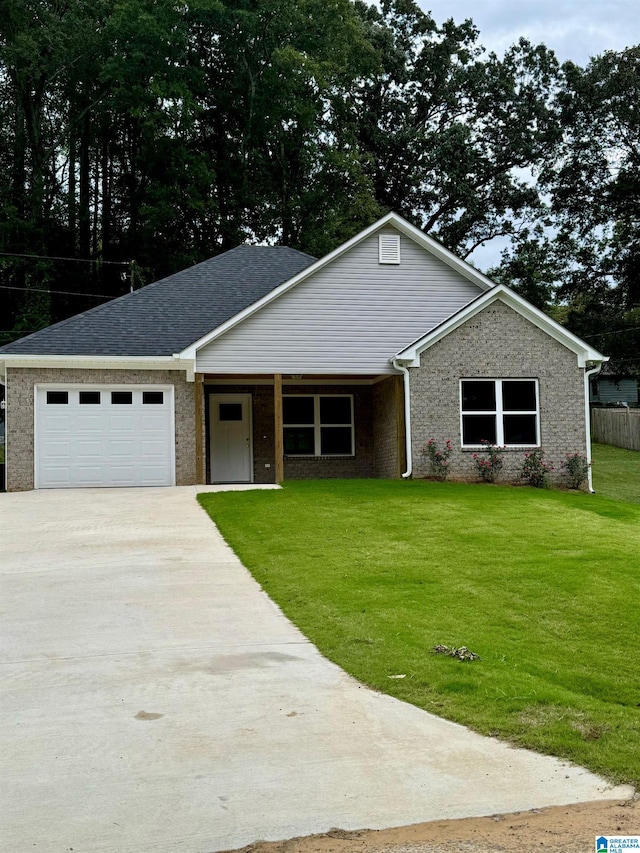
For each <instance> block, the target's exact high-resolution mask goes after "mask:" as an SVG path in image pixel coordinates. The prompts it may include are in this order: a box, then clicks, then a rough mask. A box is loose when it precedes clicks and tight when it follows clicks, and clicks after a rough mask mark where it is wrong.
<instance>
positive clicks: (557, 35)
mask: <svg viewBox="0 0 640 853" xmlns="http://www.w3.org/2000/svg"><path fill="white" fill-rule="evenodd" d="M417 2H418V5H419V6H420V7H421V8H422V9H424V10H425V11H427V12H431V15H432V17H433V18H434V20H435V21H436V23H438V24H441V23H442V22H443V21H445V20H446V19H447V18H453V19H454V21H456V22H457V23H460V22H461V21H463V20H465V19H466V18H471V19H472V20H473V22H474V23H475V25H476V27H477V28H478V30H479V31H480V35H479V36H478V43H479V44H482V45H484V47H485V48H486V49H487V50H492V51H495V53H497V54H498V55H499V56H500V55H502V54H503V53H504V51H505V50H506V48H508V47H509V46H510V45H512V44H514V43H515V42H517V41H518V39H519V38H520V37H521V36H524V37H525V38H527V39H528V40H529V41H530V42H532V43H533V44H539V43H540V42H542V43H544V44H545V45H546V46H547V47H550V48H552V50H553V51H554V52H555V54H556V56H557V58H558V60H559V61H560V62H566V61H567V60H571V61H572V62H575V63H576V64H577V65H581V66H584V65H587V64H588V62H589V59H590V57H592V56H597V55H598V54H601V53H603V52H604V51H605V50H624V48H625V47H631V46H632V45H636V44H640V0H476V2H474V0H417ZM508 243H509V241H508V240H507V239H499V238H498V239H495V240H491V241H489V242H488V243H486V244H485V245H483V246H480V247H479V248H478V249H476V251H475V252H474V253H473V254H472V255H471V256H470V258H468V260H470V261H472V263H474V264H475V265H476V266H477V267H479V268H480V269H482V270H487V269H489V268H490V267H492V266H497V265H498V264H499V262H500V254H501V252H502V250H503V249H504V248H505V247H506V246H507V245H508Z"/></svg>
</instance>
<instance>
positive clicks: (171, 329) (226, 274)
mask: <svg viewBox="0 0 640 853" xmlns="http://www.w3.org/2000/svg"><path fill="white" fill-rule="evenodd" d="M315 260H316V259H315V258H312V257H311V255H305V254H304V253H303V252H298V251H296V250H295V249H289V248H287V247H285V246H238V247H237V248H235V249H231V250H230V251H229V252H225V253H224V254H222V255H218V256H217V257H215V258H211V259H210V260H208V261H203V262H202V263H200V264H196V265H195V266H193V267H189V269H186V270H182V272H177V273H174V275H170V276H168V277H167V278H163V279H161V280H160V281H157V282H155V283H154V284H149V285H147V286H146V287H143V288H141V289H140V290H136V291H134V292H133V293H128V294H127V295H126V296H121V297H120V298H119V299H114V300H113V301H112V302H108V303H106V304H105V305H100V306H98V307H97V308H92V309H91V310H90V311H85V312H84V313H83V314H77V315H76V316H75V317H70V318H69V319H68V320H63V321H62V322H61V323H56V324H55V325H54V326H49V327H48V328H47V329H42V330H41V331H39V332H35V333H34V334H32V335H28V336H27V337H25V338H20V339H19V340H17V341H14V342H13V343H11V344H6V345H5V346H3V347H0V357H1V356H2V355H3V354H8V353H11V354H16V355H18V354H20V355H23V354H24V355H27V354H29V355H116V356H117V355H122V356H136V355H142V356H144V355H147V356H163V355H173V354H174V353H177V352H180V351H181V350H183V349H185V348H186V347H188V346H189V345H190V344H192V343H194V342H195V341H197V340H199V339H200V338H202V337H203V336H204V335H206V334H208V333H209V332H211V331H213V330H214V329H216V328H217V327H218V326H220V325H221V324H222V323H224V322H225V321H226V320H228V319H229V318H230V317H233V316H235V315H236V314H238V313H239V312H240V311H242V310H243V309H244V308H247V307H248V306H249V305H252V304H253V303H254V302H257V301H258V299H260V298H261V297H263V296H264V295H265V294H267V293H269V292H270V291H271V290H273V289H274V288H275V287H277V286H278V285H279V284H282V283H283V282H285V281H288V279H290V278H293V276H294V275H296V274H297V273H299V272H301V271H302V270H303V269H306V268H307V267H308V266H310V265H311V264H312V263H313V262H314V261H315Z"/></svg>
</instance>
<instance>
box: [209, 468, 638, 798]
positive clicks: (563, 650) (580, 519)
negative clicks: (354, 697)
mask: <svg viewBox="0 0 640 853" xmlns="http://www.w3.org/2000/svg"><path fill="white" fill-rule="evenodd" d="M636 455H637V456H639V457H640V454H636ZM596 470H597V469H596ZM199 500H200V502H201V503H202V505H203V506H204V507H205V509H206V510H207V511H208V512H209V513H210V514H211V516H212V518H213V519H214V520H215V522H216V524H218V526H219V527H220V530H221V532H222V534H223V536H224V537H225V538H226V539H227V541H228V542H229V543H230V544H231V546H232V547H233V548H234V550H235V551H236V553H238V555H239V556H240V558H241V560H242V561H243V563H244V564H245V565H246V566H247V567H248V568H249V569H250V570H251V571H252V573H253V574H254V576H255V578H256V580H257V581H258V582H259V583H260V584H261V585H262V586H263V588H264V589H265V591H266V592H267V593H268V594H269V595H270V596H271V597H272V598H273V599H274V600H275V601H276V602H277V603H278V605H279V606H280V607H281V608H282V609H283V610H284V612H285V613H286V615H287V616H288V617H289V618H291V619H293V621H294V622H295V623H296V624H297V625H298V626H299V627H300V629H301V630H302V631H303V632H304V633H305V634H306V635H307V636H308V637H309V639H310V640H311V641H312V642H313V643H315V644H316V645H317V646H318V647H319V648H320V650H321V651H322V653H323V654H324V655H326V656H327V657H329V658H330V659H331V660H333V661H335V662H336V663H337V664H339V665H340V666H342V667H343V668H344V669H346V670H347V671H348V672H349V673H350V674H352V675H353V676H355V677H356V678H358V679H359V680H360V681H362V682H364V683H365V684H368V685H371V686H372V687H374V688H375V689H377V690H381V691H383V692H385V693H390V694H392V695H394V696H396V697H398V698H399V699H402V700H404V701H407V702H412V703H413V704H415V705H417V706H419V707H421V708H424V709H425V710H427V711H430V712H431V713H436V714H439V715H440V716H443V717H446V718H448V719H451V720H454V721H456V722H459V723H463V724H465V725H469V726H471V727H472V728H474V729H476V730H478V731H480V732H483V733H485V734H489V733H490V734H497V735H499V736H501V737H503V738H505V739H508V740H509V741H511V742H513V743H516V744H518V745H521V746H526V747H529V748H531V749H536V750H538V751H540V752H546V753H551V754H554V755H558V756H560V757H562V758H565V759H570V760H573V761H576V762H578V763H579V764H582V765H585V766H587V767H589V768H591V769H592V770H594V771H597V772H600V773H604V774H605V775H606V776H608V777H609V778H611V779H613V780H616V781H625V782H631V783H633V784H636V785H637V784H638V782H639V781H640V776H639V768H640V738H639V737H638V731H639V730H638V708H637V707H636V706H637V703H638V694H639V691H640V681H639V678H638V667H637V663H636V659H635V656H634V655H633V654H630V653H629V649H633V648H634V647H635V644H636V642H637V626H638V616H637V599H638V594H639V593H640V587H639V585H638V578H639V577H640V557H639V555H640V506H638V505H636V504H630V503H622V502H617V501H612V500H607V499H605V498H601V497H598V496H593V495H587V494H584V493H575V492H561V491H551V490H549V491H540V490H537V489H527V488H514V487H507V486H495V487H493V488H490V489H487V488H486V487H484V486H481V485H460V484H451V483H434V482H428V481H425V480H421V481H410V482H398V481H380V480H375V481H373V480H370V481H348V480H343V481H322V482H298V483H293V482H292V483H286V484H285V486H284V488H283V489H282V490H281V491H275V492H274V491H255V492H243V493H237V492H236V493H233V492H227V493H218V494H203V495H200V497H199ZM610 623H611V624H612V625H613V624H614V625H615V627H612V628H611V630H607V629H606V626H607V625H608V624H610ZM595 625H598V626H599V630H595V629H594V626H595ZM603 625H604V626H605V628H604V629H603V628H602V626H603ZM603 631H604V633H603ZM603 637H605V640H603ZM439 644H447V645H449V646H455V647H458V648H459V647H460V646H466V647H467V648H469V649H471V650H472V651H473V652H474V653H476V654H478V655H479V656H480V660H476V661H474V662H473V664H463V663H461V662H460V661H459V660H455V659H453V658H449V657H444V656H441V655H434V654H432V652H431V649H432V648H433V647H434V646H436V645H439ZM398 673H402V674H405V675H406V678H403V679H393V678H389V676H390V675H394V674H398Z"/></svg>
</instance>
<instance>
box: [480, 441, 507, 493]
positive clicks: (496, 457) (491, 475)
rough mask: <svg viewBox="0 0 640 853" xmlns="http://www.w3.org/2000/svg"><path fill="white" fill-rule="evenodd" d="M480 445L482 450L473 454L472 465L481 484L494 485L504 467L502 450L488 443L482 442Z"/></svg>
mask: <svg viewBox="0 0 640 853" xmlns="http://www.w3.org/2000/svg"><path fill="white" fill-rule="evenodd" d="M482 444H483V445H484V448H483V450H481V451H480V453H474V454H473V464H474V465H475V468H476V471H477V472H478V474H479V475H480V479H481V480H482V481H483V482H485V483H494V482H495V480H496V477H497V476H498V474H499V473H500V471H502V468H503V465H504V459H503V458H502V457H503V454H504V448H503V447H498V446H497V445H495V444H490V443H489V442H488V441H483V442H482Z"/></svg>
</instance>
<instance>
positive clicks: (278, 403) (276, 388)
mask: <svg viewBox="0 0 640 853" xmlns="http://www.w3.org/2000/svg"><path fill="white" fill-rule="evenodd" d="M273 411H274V429H275V451H276V470H275V479H276V483H281V482H282V481H283V480H284V445H283V441H282V374H281V373H274V374H273Z"/></svg>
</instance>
